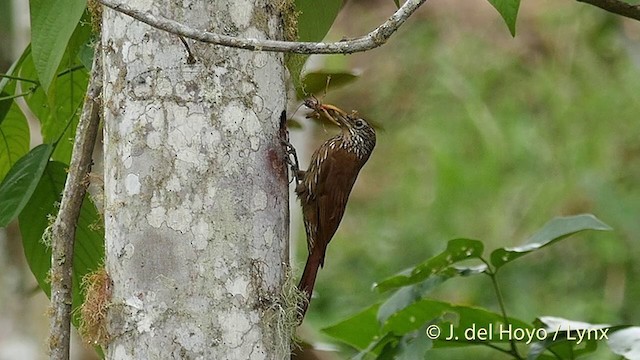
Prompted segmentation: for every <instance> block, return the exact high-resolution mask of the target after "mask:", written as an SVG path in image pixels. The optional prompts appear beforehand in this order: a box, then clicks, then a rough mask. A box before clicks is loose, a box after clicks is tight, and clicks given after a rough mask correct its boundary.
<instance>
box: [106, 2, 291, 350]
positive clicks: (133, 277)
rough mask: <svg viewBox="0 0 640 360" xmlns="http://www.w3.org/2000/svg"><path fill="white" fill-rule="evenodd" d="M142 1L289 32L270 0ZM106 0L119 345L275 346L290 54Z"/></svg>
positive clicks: (111, 260)
mask: <svg viewBox="0 0 640 360" xmlns="http://www.w3.org/2000/svg"><path fill="white" fill-rule="evenodd" d="M179 3H180V4H178V3H175V2H171V1H164V2H162V3H161V4H160V3H159V2H157V1H155V2H148V1H140V0H136V1H129V2H128V4H129V5H130V6H132V7H134V8H138V9H146V10H147V11H149V12H151V13H154V14H160V15H162V16H165V17H167V18H171V19H174V20H176V21H179V22H184V23H187V24H189V25H190V26H193V27H196V28H200V29H203V30H204V29H207V30H211V31H215V32H219V33H225V34H230V35H237V36H243V37H255V38H272V39H275V38H281V33H282V28H281V22H280V18H279V14H278V12H277V11H276V9H275V7H274V5H272V4H271V3H269V2H268V0H262V1H256V2H255V3H254V2H248V1H233V0H226V1H221V0H220V1H208V0H195V1H192V2H188V1H184V2H179ZM189 43H190V46H191V50H192V52H193V53H194V55H195V57H196V60H197V61H196V63H194V64H188V63H187V51H186V49H185V46H184V45H183V44H182V43H181V41H180V38H179V37H178V36H175V35H172V34H169V33H166V32H162V31H159V30H155V29H153V28H151V27H149V26H147V25H145V24H142V23H140V22H138V21H136V20H133V19H131V18H129V17H127V16H123V15H120V14H118V13H116V12H114V11H111V10H108V9H106V8H105V10H104V15H103V32H102V44H103V59H104V74H105V77H104V99H103V103H104V105H105V110H104V111H105V113H104V125H105V137H104V139H105V140H104V141H105V174H104V176H105V184H104V186H105V227H106V228H105V230H106V231H105V232H106V252H107V254H106V267H107V271H108V272H109V274H110V276H111V278H112V280H113V290H112V294H113V298H112V306H111V307H110V310H109V315H108V328H109V332H110V334H111V342H110V344H109V345H108V346H107V350H106V358H107V359H118V360H123V359H168V358H180V359H249V358H250V359H262V358H264V359H275V358H284V357H287V356H288V354H289V338H288V337H289V335H288V333H287V332H286V331H284V332H283V331H281V329H282V327H281V326H278V325H280V324H276V322H277V319H278V316H277V315H278V309H279V307H280V306H284V305H283V300H282V299H281V293H282V286H283V283H284V279H285V276H284V274H285V270H286V268H287V267H288V265H287V264H288V247H287V243H288V241H287V239H288V236H289V233H288V192H287V189H288V181H287V180H288V179H287V175H286V167H285V164H284V163H283V159H284V154H283V149H282V147H281V145H280V142H279V135H278V131H279V117H280V113H281V112H282V111H283V110H284V108H285V103H286V99H285V96H286V95H285V70H284V67H283V56H282V54H277V53H264V52H249V51H241V50H235V49H230V48H224V47H218V46H211V45H203V44H195V43H193V42H189Z"/></svg>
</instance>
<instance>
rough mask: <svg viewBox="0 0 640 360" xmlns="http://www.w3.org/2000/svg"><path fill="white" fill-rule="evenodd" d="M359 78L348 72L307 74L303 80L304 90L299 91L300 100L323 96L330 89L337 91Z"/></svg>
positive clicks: (299, 89) (315, 72)
mask: <svg viewBox="0 0 640 360" xmlns="http://www.w3.org/2000/svg"><path fill="white" fill-rule="evenodd" d="M357 78H358V75H356V74H354V73H352V72H346V71H343V72H330V71H314V72H309V73H306V74H305V75H304V77H303V78H302V88H298V89H297V97H298V100H301V99H304V98H306V97H308V96H309V95H311V94H314V95H317V94H323V93H324V92H325V91H328V90H330V89H331V90H333V89H337V88H339V87H341V86H344V85H346V84H348V83H350V82H353V81H355V80H356V79H357Z"/></svg>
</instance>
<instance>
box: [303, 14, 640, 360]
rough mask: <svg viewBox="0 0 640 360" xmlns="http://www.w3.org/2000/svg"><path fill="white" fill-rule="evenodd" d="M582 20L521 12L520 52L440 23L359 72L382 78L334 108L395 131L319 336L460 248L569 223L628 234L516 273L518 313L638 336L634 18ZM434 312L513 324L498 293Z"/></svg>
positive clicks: (507, 277) (451, 297) (364, 82)
mask: <svg viewBox="0 0 640 360" xmlns="http://www.w3.org/2000/svg"><path fill="white" fill-rule="evenodd" d="M569 5H570V6H566V5H565V6H563V7H562V9H561V10H562V11H558V9H557V8H551V7H550V8H548V9H546V10H544V11H535V12H534V13H531V11H530V9H529V10H528V9H521V13H520V19H519V21H522V22H523V23H519V24H518V36H516V38H515V39H511V37H510V36H509V34H508V32H506V31H505V30H504V28H498V30H502V32H503V33H504V34H497V33H496V32H495V31H493V28H492V27H491V26H487V27H486V28H481V29H480V28H477V27H473V26H472V25H473V24H466V25H465V24H464V19H462V18H460V17H458V18H447V17H446V16H444V14H443V13H438V14H437V16H432V17H423V18H418V19H414V21H412V22H411V23H410V24H408V25H407V26H406V27H405V28H403V30H402V31H401V32H400V33H399V34H397V35H396V36H395V37H394V38H392V40H391V41H390V42H389V43H388V44H387V45H386V46H384V47H383V48H382V49H379V50H375V51H373V52H370V53H367V54H363V55H358V56H354V57H351V58H350V61H352V63H353V65H354V66H357V64H359V63H362V64H367V65H366V66H367V67H366V69H365V72H364V73H363V75H362V77H361V79H360V80H358V81H357V82H356V83H354V84H352V85H349V86H347V87H345V88H344V89H341V90H339V91H336V92H333V93H331V94H330V95H329V96H328V97H327V98H326V99H325V100H324V101H325V102H329V103H334V104H336V105H338V106H340V107H342V108H344V109H345V110H350V109H351V108H353V109H357V110H358V111H359V112H360V114H362V115H363V116H365V117H367V118H370V119H372V120H374V121H375V122H377V123H379V124H381V125H382V127H383V128H384V130H382V131H379V135H378V145H377V148H376V150H375V151H374V153H373V155H372V158H371V159H370V161H369V163H368V164H367V165H366V166H365V168H364V170H363V173H362V174H361V175H360V177H359V179H358V183H357V185H356V188H355V190H354V193H353V194H352V197H351V201H350V204H349V207H348V210H347V213H346V215H345V218H344V220H343V221H342V225H341V227H340V229H339V231H338V233H337V234H336V236H335V238H334V240H333V241H332V243H331V245H330V246H329V249H328V253H327V260H326V267H325V268H324V269H323V270H322V271H321V272H320V274H319V278H318V282H317V284H316V291H315V293H316V298H314V300H313V302H312V304H311V307H310V311H309V313H308V316H307V321H308V323H310V324H311V325H312V326H313V327H314V328H321V327H324V326H327V325H330V324H333V323H335V322H337V321H338V320H340V319H342V318H344V317H346V316H347V315H350V314H355V313H356V312H357V311H358V310H360V309H362V308H364V307H366V306H368V305H371V304H373V303H375V302H377V301H379V300H381V299H382V298H383V296H381V295H380V294H377V293H375V292H373V291H371V286H372V284H373V283H374V282H376V281H379V280H381V279H383V278H386V277H387V276H389V275H391V274H394V273H396V272H398V271H400V270H402V269H404V268H407V267H409V266H412V265H415V264H417V263H419V262H421V261H423V260H425V259H427V258H429V257H431V256H433V255H434V254H437V253H438V252H439V251H441V250H442V249H444V247H445V245H446V240H448V239H451V238H456V237H468V238H475V239H482V240H483V242H485V244H486V247H487V248H497V247H502V246H516V245H519V244H520V243H522V242H523V240H525V239H526V238H527V236H528V235H530V234H531V233H533V232H534V231H535V230H536V229H537V228H539V227H540V226H541V224H544V223H545V222H546V221H548V220H549V219H551V218H553V217H555V216H561V215H571V214H578V213H585V212H589V213H593V214H595V215H597V216H598V217H599V218H600V219H602V220H603V221H604V222H606V223H607V224H609V225H611V226H612V227H613V228H614V231H612V232H610V233H598V234H595V235H594V234H591V233H589V234H584V235H580V236H579V237H581V238H582V239H580V240H576V239H572V240H568V241H565V242H563V243H561V244H558V245H556V246H554V247H553V248H550V249H546V250H543V251H540V252H538V253H537V254H536V255H533V256H530V257H528V258H526V259H523V260H522V261H519V262H518V264H517V265H512V266H510V267H509V268H508V269H507V270H505V271H504V272H502V273H501V274H500V275H499V279H500V283H501V285H502V287H503V289H502V290H503V294H504V298H505V302H506V307H507V311H508V313H509V315H510V316H514V317H518V318H520V319H524V320H527V321H532V320H533V319H534V318H535V317H536V316H542V315H555V316H561V317H564V318H568V319H574V320H582V321H587V322H593V323H598V322H600V323H637V322H638V319H640V308H638V307H637V299H638V298H640V282H639V281H638V279H639V278H640V265H638V262H637V261H636V259H635V256H634V255H636V256H637V254H640V243H639V242H638V241H637V238H638V234H640V221H638V219H639V218H640V141H639V140H640V121H638V120H639V119H640V116H639V114H640V102H638V101H637V96H638V94H639V93H640V81H638V79H640V70H639V69H640V68H639V66H640V64H638V63H634V62H633V58H632V57H631V56H630V55H629V54H630V53H631V51H632V50H633V49H632V48H631V47H633V46H637V44H633V43H632V42H631V41H630V40H628V39H627V38H626V37H625V35H624V33H623V29H622V26H621V19H620V18H617V17H615V16H613V15H608V14H605V13H603V12H602V11H598V10H596V9H593V8H585V7H579V6H577V5H576V4H569ZM429 6H430V4H427V5H426V7H427V8H428V7H429ZM356 11H357V10H356ZM356 11H354V12H356ZM527 11H529V12H527ZM358 13H360V14H364V13H365V12H358ZM462 16H463V17H464V15H462ZM350 26H353V25H352V24H350ZM502 26H504V25H502ZM630 27H632V30H635V31H636V32H638V30H639V29H638V24H637V23H635V24H631V26H630ZM636 50H637V49H636ZM300 231H301V233H302V229H301V230H300ZM301 238H303V237H302V235H301ZM305 250H306V247H304V246H299V255H300V257H299V259H300V261H303V260H302V259H303V257H304V256H306V253H305ZM431 298H434V299H440V300H443V301H449V302H452V303H459V304H468V305H478V306H483V307H486V308H488V309H492V310H497V309H498V307H497V304H496V302H495V299H494V297H493V293H492V292H491V284H490V282H489V280H488V279H486V278H484V277H474V278H462V279H452V280H450V281H449V282H447V283H446V284H444V285H443V286H441V287H439V288H438V289H437V290H436V291H435V292H434V293H432V294H431ZM484 353H485V352H484V351H483V350H482V349H481V350H480V351H478V353H477V357H480V358H482V356H483V355H482V354H484ZM487 354H488V355H486V356H487V357H486V358H493V357H492V356H495V353H491V352H488V353H487ZM437 355H438V353H437V352H436V356H437ZM441 355H442V356H443V358H447V359H457V358H461V359H463V358H468V350H466V351H461V352H459V351H458V350H447V351H445V352H443V353H442V354H441ZM474 356H476V353H474Z"/></svg>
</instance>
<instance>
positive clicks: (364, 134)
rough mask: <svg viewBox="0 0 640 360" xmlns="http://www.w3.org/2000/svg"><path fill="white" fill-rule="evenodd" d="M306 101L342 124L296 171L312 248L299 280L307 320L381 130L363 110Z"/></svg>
mask: <svg viewBox="0 0 640 360" xmlns="http://www.w3.org/2000/svg"><path fill="white" fill-rule="evenodd" d="M305 105H306V106H307V107H309V108H311V109H312V110H313V112H312V114H311V116H314V117H324V118H326V119H327V120H329V121H331V122H333V123H335V124H336V125H338V127H339V128H340V133H338V134H337V135H335V136H333V137H332V138H330V139H329V140H327V141H325V142H324V143H323V144H322V145H321V146H320V147H319V148H318V149H316V151H315V152H314V153H313V155H312V156H311V161H310V164H309V167H308V169H307V170H306V171H301V170H299V169H296V170H295V171H294V176H295V177H296V182H297V185H296V189H295V192H296V195H297V197H298V199H299V200H300V202H301V205H302V214H303V220H304V227H305V232H306V235H307V248H308V251H309V256H308V258H307V262H306V264H305V267H304V271H303V273H302V276H301V278H300V282H299V284H298V289H299V290H300V291H301V292H302V293H304V294H305V299H304V301H303V303H302V304H300V306H299V314H300V316H301V318H304V316H305V314H306V312H307V309H308V307H309V302H310V301H311V294H312V293H313V288H314V285H315V281H316V276H317V274H318V270H319V268H320V267H323V266H324V260H325V254H326V251H327V246H328V245H329V242H330V241H331V239H332V238H333V236H334V235H335V233H336V231H337V230H338V226H339V225H340V221H341V220H342V217H343V215H344V212H345V208H346V206H347V201H348V200H349V194H350V193H351V189H352V188H353V185H354V183H355V182H356V178H357V177H358V174H359V172H360V169H362V167H363V166H364V165H365V163H366V162H367V160H369V157H370V156H371V153H372V152H373V149H374V147H375V145H376V132H375V130H374V129H373V127H372V126H371V125H370V124H369V123H368V122H367V121H366V120H364V119H363V118H361V117H359V116H358V115H357V112H355V111H354V112H352V113H351V114H348V113H346V112H345V111H343V110H341V109H339V108H338V107H336V106H334V105H330V104H321V103H320V102H319V101H318V100H316V99H315V98H313V99H307V100H306V101H305ZM296 163H297V161H296Z"/></svg>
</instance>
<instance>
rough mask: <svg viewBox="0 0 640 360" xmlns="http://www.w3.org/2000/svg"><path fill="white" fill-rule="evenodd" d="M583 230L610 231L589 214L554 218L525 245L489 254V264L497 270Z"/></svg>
mask: <svg viewBox="0 0 640 360" xmlns="http://www.w3.org/2000/svg"><path fill="white" fill-rule="evenodd" d="M585 230H601V231H604V230H611V227H609V225H607V224H605V223H603V222H602V221H600V220H598V218H596V217H595V216H593V215H591V214H582V215H575V216H568V217H560V218H555V219H553V220H551V221H549V222H548V223H546V224H545V225H544V227H543V228H542V229H541V230H540V231H538V232H537V233H536V234H534V235H533V236H532V237H531V238H530V239H529V241H527V243H526V244H525V245H522V246H518V247H512V248H499V249H496V250H494V251H493V252H492V253H491V264H493V266H495V267H496V270H498V269H499V268H500V267H502V266H504V265H505V264H508V263H510V262H511V261H513V260H515V259H517V258H519V257H521V256H524V255H526V254H528V253H530V252H533V251H535V250H538V249H541V248H543V247H545V246H548V245H551V244H554V243H556V242H557V241H559V240H562V239H564V238H566V237H568V236H571V235H573V234H576V233H579V232H581V231H585Z"/></svg>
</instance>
